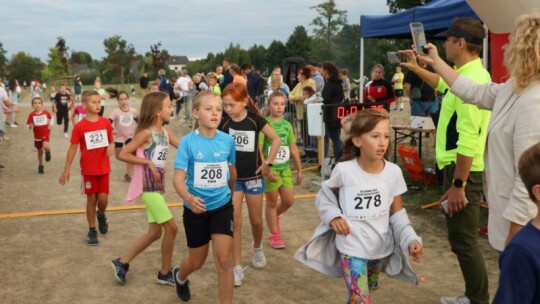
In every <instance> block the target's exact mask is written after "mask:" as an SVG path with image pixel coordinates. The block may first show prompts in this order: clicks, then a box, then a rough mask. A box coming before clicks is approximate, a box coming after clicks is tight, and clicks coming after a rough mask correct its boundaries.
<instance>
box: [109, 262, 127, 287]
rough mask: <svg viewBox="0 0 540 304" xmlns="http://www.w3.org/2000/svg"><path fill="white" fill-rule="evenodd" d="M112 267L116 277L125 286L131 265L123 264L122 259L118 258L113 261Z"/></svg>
mask: <svg viewBox="0 0 540 304" xmlns="http://www.w3.org/2000/svg"><path fill="white" fill-rule="evenodd" d="M111 266H112V268H113V269H114V276H115V277H116V279H117V280H118V282H119V283H120V285H124V284H125V283H126V275H127V272H128V270H129V263H122V262H120V258H117V259H114V260H112V262H111Z"/></svg>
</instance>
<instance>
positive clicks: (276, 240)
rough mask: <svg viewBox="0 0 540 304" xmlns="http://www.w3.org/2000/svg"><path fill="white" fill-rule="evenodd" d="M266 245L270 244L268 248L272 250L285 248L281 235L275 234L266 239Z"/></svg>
mask: <svg viewBox="0 0 540 304" xmlns="http://www.w3.org/2000/svg"><path fill="white" fill-rule="evenodd" d="M268 243H269V244H270V247H272V248H274V249H283V248H285V242H283V240H282V239H281V235H279V234H277V233H272V235H270V237H268Z"/></svg>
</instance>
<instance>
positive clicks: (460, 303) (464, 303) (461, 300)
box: [441, 295, 471, 304]
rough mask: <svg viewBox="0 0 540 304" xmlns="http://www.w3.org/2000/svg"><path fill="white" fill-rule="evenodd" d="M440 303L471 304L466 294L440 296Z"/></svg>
mask: <svg viewBox="0 0 540 304" xmlns="http://www.w3.org/2000/svg"><path fill="white" fill-rule="evenodd" d="M441 304H471V301H470V300H469V298H467V296H465V295H462V296H459V297H456V298H452V297H442V298H441Z"/></svg>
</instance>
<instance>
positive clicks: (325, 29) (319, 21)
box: [310, 0, 347, 60]
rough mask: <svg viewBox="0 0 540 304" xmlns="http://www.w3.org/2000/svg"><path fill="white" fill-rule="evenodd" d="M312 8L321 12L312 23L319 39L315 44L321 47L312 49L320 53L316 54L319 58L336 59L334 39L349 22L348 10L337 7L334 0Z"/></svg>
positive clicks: (315, 35) (316, 37) (328, 0)
mask: <svg viewBox="0 0 540 304" xmlns="http://www.w3.org/2000/svg"><path fill="white" fill-rule="evenodd" d="M310 8H311V9H314V10H316V11H317V13H318V14H319V16H317V17H316V18H315V19H313V21H312V22H311V25H313V26H314V28H313V34H314V38H315V39H319V41H318V42H316V43H315V46H319V45H320V46H321V48H315V49H314V48H312V50H313V52H317V53H318V54H317V55H316V57H318V58H324V60H335V58H334V56H335V51H334V49H335V46H334V45H333V41H334V39H335V36H336V34H337V33H338V32H339V31H341V28H342V27H343V26H344V25H345V24H346V23H347V12H346V11H343V10H339V9H337V5H336V2H335V1H334V0H327V1H326V2H323V3H320V4H318V5H315V6H312V7H310Z"/></svg>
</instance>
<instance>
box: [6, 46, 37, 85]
mask: <svg viewBox="0 0 540 304" xmlns="http://www.w3.org/2000/svg"><path fill="white" fill-rule="evenodd" d="M43 66H44V65H43V62H41V60H40V59H39V58H37V57H32V56H31V55H30V54H27V53H25V52H18V53H16V54H14V55H13V56H12V57H11V59H10V61H9V64H8V67H7V69H8V73H9V75H10V77H11V78H15V79H17V80H19V83H23V81H25V80H26V83H30V81H32V80H34V79H40V76H41V70H42V69H43Z"/></svg>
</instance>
